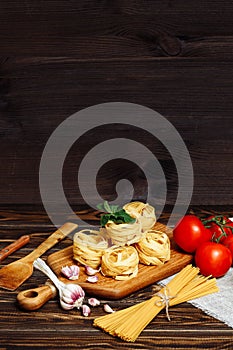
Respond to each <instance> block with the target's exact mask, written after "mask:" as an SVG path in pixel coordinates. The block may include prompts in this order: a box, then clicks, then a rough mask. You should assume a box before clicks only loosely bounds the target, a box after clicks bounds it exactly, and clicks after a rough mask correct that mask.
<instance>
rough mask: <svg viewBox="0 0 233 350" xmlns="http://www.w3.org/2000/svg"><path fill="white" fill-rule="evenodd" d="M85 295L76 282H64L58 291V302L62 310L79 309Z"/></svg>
mask: <svg viewBox="0 0 233 350" xmlns="http://www.w3.org/2000/svg"><path fill="white" fill-rule="evenodd" d="M84 297H85V293H84V290H83V289H82V288H81V287H80V286H79V285H78V284H66V285H65V287H64V288H63V289H62V290H61V293H60V304H61V307H62V308H63V309H64V310H72V309H74V308H75V307H76V308H77V309H79V308H80V307H81V306H82V303H83V300H84Z"/></svg>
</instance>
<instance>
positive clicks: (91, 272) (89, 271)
mask: <svg viewBox="0 0 233 350" xmlns="http://www.w3.org/2000/svg"><path fill="white" fill-rule="evenodd" d="M99 271H100V268H99V269H98V270H96V269H93V268H92V267H91V266H88V265H85V272H86V274H87V275H88V276H94V275H95V274H96V273H97V272H99Z"/></svg>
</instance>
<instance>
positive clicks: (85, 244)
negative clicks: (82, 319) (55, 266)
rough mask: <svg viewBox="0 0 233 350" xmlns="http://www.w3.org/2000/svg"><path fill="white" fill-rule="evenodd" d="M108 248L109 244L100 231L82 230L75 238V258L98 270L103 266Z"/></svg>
mask: <svg viewBox="0 0 233 350" xmlns="http://www.w3.org/2000/svg"><path fill="white" fill-rule="evenodd" d="M107 248H108V242H107V241H106V239H105V238H104V237H103V235H101V232H100V231H95V230H88V229H86V230H81V231H79V232H76V233H75V235H74V238H73V257H74V259H75V260H77V261H78V262H80V263H81V264H83V265H88V266H91V267H92V268H94V269H96V268H97V267H99V266H100V264H101V258H102V255H103V253H104V251H105V249H107Z"/></svg>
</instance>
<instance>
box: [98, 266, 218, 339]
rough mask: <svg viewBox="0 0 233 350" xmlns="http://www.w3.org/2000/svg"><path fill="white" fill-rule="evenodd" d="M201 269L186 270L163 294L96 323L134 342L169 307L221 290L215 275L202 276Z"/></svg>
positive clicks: (181, 272) (102, 317)
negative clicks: (211, 276) (212, 276)
mask: <svg viewBox="0 0 233 350" xmlns="http://www.w3.org/2000/svg"><path fill="white" fill-rule="evenodd" d="M198 273H199V269H198V268H196V267H193V266H192V265H188V266H186V267H185V268H184V269H182V270H181V271H180V272H179V273H178V274H177V275H176V276H175V277H174V278H173V279H172V280H171V281H170V282H169V283H168V284H167V285H166V286H165V287H163V288H162V289H161V290H160V292H159V293H156V294H155V295H154V296H153V297H152V298H151V299H149V300H146V301H144V302H142V303H139V304H137V305H133V306H131V307H129V308H126V309H123V310H120V311H116V312H115V313H112V314H109V315H106V316H101V317H98V318H96V319H95V320H94V326H98V327H100V328H101V329H103V330H104V331H106V332H108V333H109V334H111V335H113V336H118V337H120V338H121V339H123V340H125V341H131V342H134V341H135V340H136V339H137V337H138V336H139V335H140V333H141V332H142V331H143V329H144V328H145V327H146V326H147V325H148V324H149V323H150V322H151V320H152V319H153V318H154V317H155V316H156V315H157V314H158V313H159V312H160V311H161V310H162V309H163V308H166V312H167V316H168V318H169V315H168V306H172V305H176V304H180V303H182V302H185V301H188V300H192V299H195V298H199V297H201V296H204V295H207V294H211V293H214V292H218V287H217V285H216V280H215V278H210V277H204V276H201V275H198Z"/></svg>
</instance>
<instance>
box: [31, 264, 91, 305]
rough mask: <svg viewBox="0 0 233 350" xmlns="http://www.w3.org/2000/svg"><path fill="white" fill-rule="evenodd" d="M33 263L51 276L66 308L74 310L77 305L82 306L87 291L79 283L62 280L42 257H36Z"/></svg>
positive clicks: (61, 302)
mask: <svg viewBox="0 0 233 350" xmlns="http://www.w3.org/2000/svg"><path fill="white" fill-rule="evenodd" d="M33 265H34V266H35V268H37V269H38V270H40V271H41V272H43V273H44V274H45V275H46V276H47V277H49V278H50V279H51V281H52V282H53V283H54V285H55V286H56V287H57V289H58V291H59V296H60V304H61V307H62V308H63V309H64V310H72V309H73V308H75V307H77V308H78V309H79V308H80V307H81V306H82V304H83V300H84V297H85V292H84V290H83V289H82V288H81V287H80V286H79V285H78V284H74V283H67V284H65V283H63V282H61V281H60V280H59V279H58V278H57V276H56V275H55V274H54V273H53V271H52V270H51V269H50V267H49V266H48V265H47V264H46V263H45V262H44V261H43V260H42V259H40V258H38V259H36V260H35V261H34V263H33Z"/></svg>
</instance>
